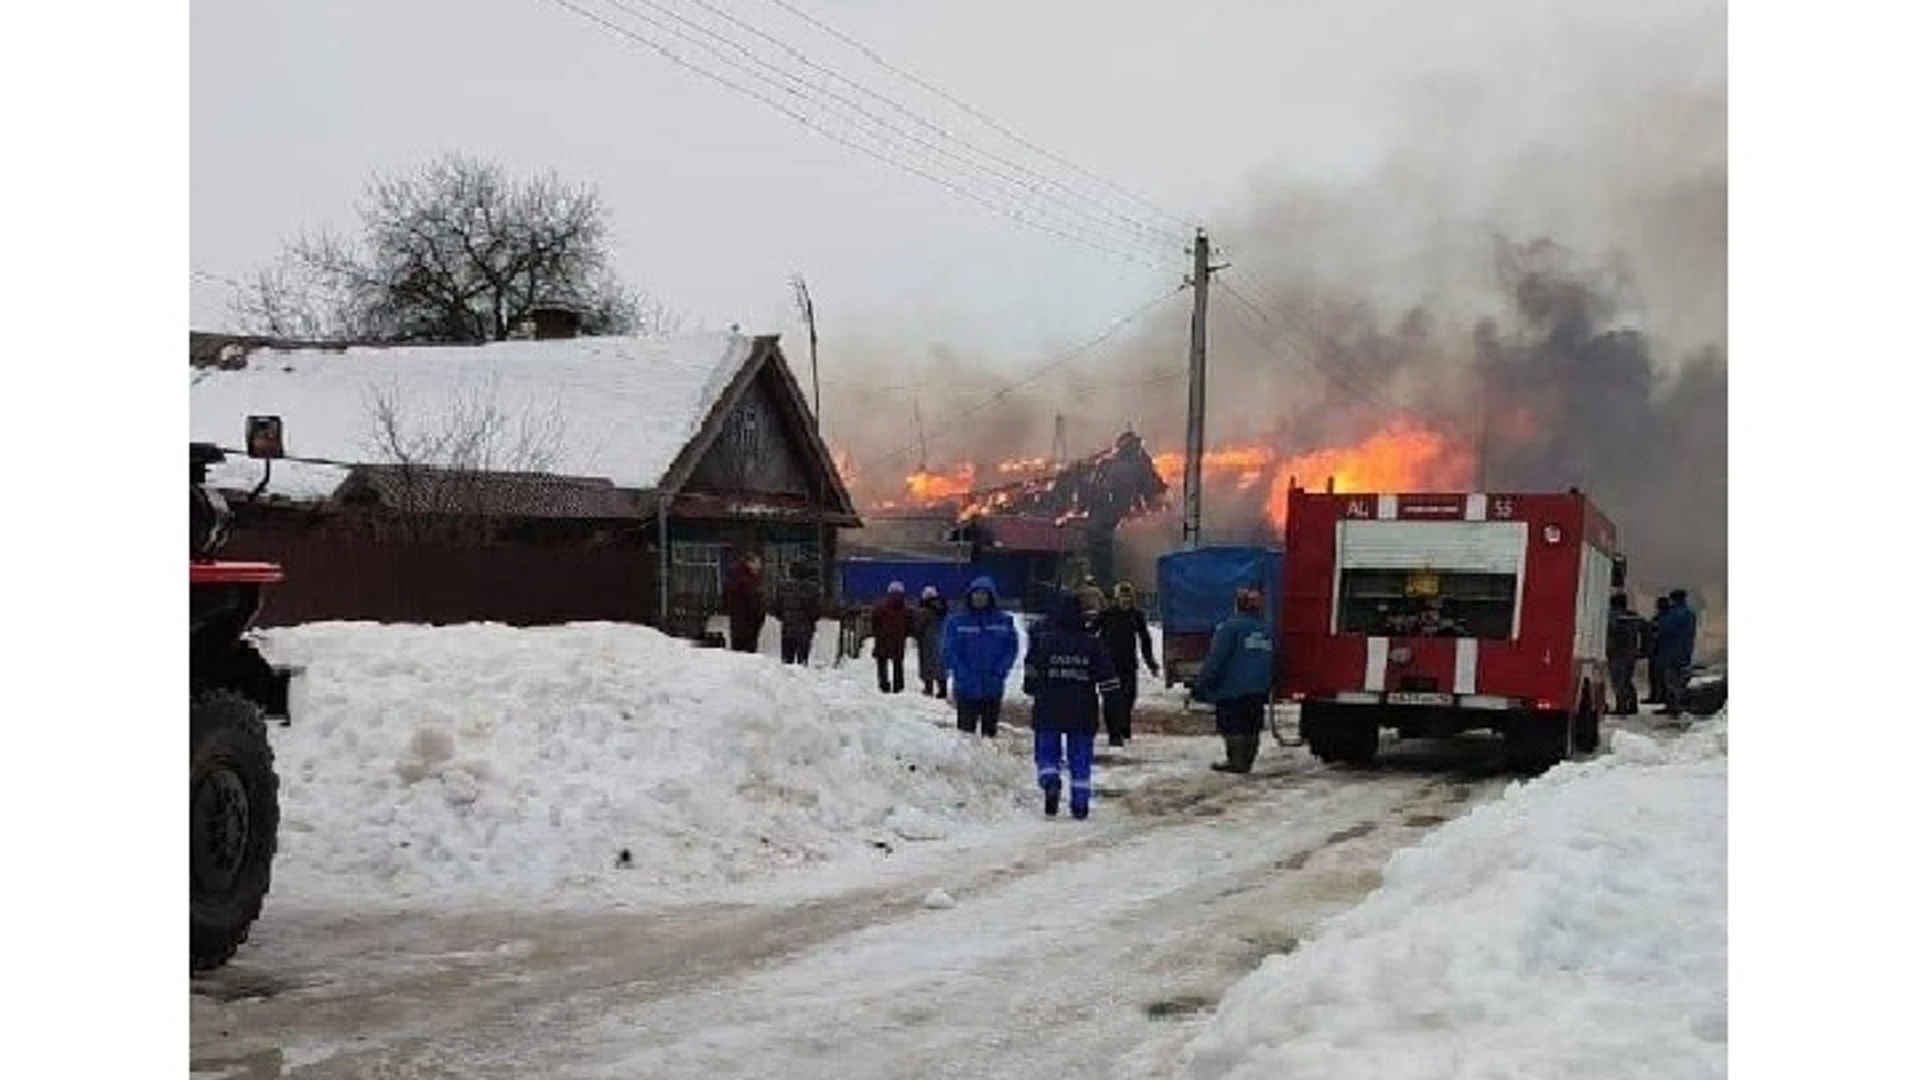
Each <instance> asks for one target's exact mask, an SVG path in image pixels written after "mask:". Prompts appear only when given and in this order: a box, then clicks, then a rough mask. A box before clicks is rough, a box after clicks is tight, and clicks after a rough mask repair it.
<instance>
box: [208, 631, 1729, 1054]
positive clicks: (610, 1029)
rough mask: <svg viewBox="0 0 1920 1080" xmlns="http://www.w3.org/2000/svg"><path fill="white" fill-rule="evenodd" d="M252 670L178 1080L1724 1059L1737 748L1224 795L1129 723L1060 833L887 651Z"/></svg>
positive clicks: (557, 640)
mask: <svg viewBox="0 0 1920 1080" xmlns="http://www.w3.org/2000/svg"><path fill="white" fill-rule="evenodd" d="M266 644H267V646H268V650H269V652H270V653H271V654H272V655H273V656H274V657H275V658H276V659H280V660H287V661H292V662H296V663H302V664H305V665H306V666H307V669H308V676H307V679H306V680H305V682H304V684H303V696H304V700H303V701H302V702H300V703H299V704H298V709H297V712H296V716H295V722H294V724H293V725H292V726H291V727H287V728H278V727H276V728H274V729H272V730H273V737H274V739H275V743H276V747H277V749H278V751H279V753H280V760H281V765H282V770H283V774H284V776H285V781H284V787H283V800H282V801H283V813H284V820H285V827H284V829H283V848H282V851H283V855H282V858H281V859H280V861H279V863H278V864H277V867H276V880H275V889H274V892H273V894H272V896H270V898H269V901H268V905H267V910H266V912H265V914H264V915H263V918H262V919H261V921H260V923H259V924H257V925H256V927H255V932H254V937H253V940H252V941H251V942H250V943H249V945H248V946H247V947H246V948H244V949H243V950H242V951H241V954H240V955H239V956H238V957H237V958H236V959H235V961H234V963H233V964H232V965H230V966H229V967H228V968H226V969H223V970H222V971H221V972H218V973H215V974H214V975H213V976H211V977H207V978H203V979H199V980H196V983H195V989H196V992H195V995H194V999H193V1062H194V1066H193V1067H194V1075H195V1076H198V1077H206V1078H209V1080H211V1078H212V1077H216V1076H219V1077H236V1076H254V1075H285V1076H296V1077H303V1078H310V1080H320V1078H325V1077H354V1076H367V1075H422V1076H424V1075H463V1076H470V1077H519V1076H528V1075H542V1076H554V1077H616V1076H617V1077H633V1076H663V1077H664V1076H736V1077H769V1078H771V1077H780V1078H781V1080H807V1078H820V1080H859V1078H866V1077H871V1078H874V1080H880V1078H891V1077H898V1076H929V1077H931V1076H952V1077H961V1076H988V1075H990V1076H996V1077H1036V1078H1038V1077H1046V1078H1047V1080H1061V1078H1069V1077H1085V1078H1089V1080H1091V1078H1096V1077H1097V1078H1101V1080H1127V1078H1140V1080H1145V1078H1156V1080H1157V1078H1162V1077H1171V1076H1177V1075H1190V1076H1193V1077H1196V1078H1244V1077H1253V1076H1273V1075H1286V1076H1300V1077H1309V1078H1310V1077H1314V1076H1329V1077H1331V1076H1341V1077H1345V1076H1384V1077H1424V1076H1433V1077H1436V1078H1437V1077H1443V1076H1444V1077H1456V1076H1459V1077H1521V1076H1524V1077H1534V1076H1556V1077H1559V1076H1566V1077H1579V1076H1594V1077H1599V1076H1609V1077H1611V1076H1622V1075H1628V1076H1676V1077H1677V1076H1687V1077H1694V1076H1718V1075H1724V1073H1725V1071H1726V1058H1725V1053H1726V1047H1725V1037H1726V1034H1725V1033H1726V973H1725V957H1726V952H1725V950H1726V942H1725V909H1726V876H1725V874H1726V864H1725V850H1724V843H1725V833H1726V803H1725V797H1726V760H1725V745H1726V743H1725V731H1726V728H1725V721H1724V718H1723V719H1721V720H1719V721H1716V722H1713V723H1711V724H1701V725H1696V727H1695V730H1693V731H1692V732H1690V733H1686V734H1682V735H1676V734H1675V733H1674V732H1672V731H1662V730H1657V729H1652V728H1649V729H1647V731H1646V732H1645V733H1635V732H1630V731H1625V730H1619V729H1615V730H1613V731H1611V732H1610V735H1611V739H1610V752H1609V753H1608V754H1606V755H1603V756H1601V757H1599V758H1596V759H1594V760H1592V761H1588V762H1579V763H1572V764H1568V765H1565V766H1562V767H1561V768H1559V769H1556V770H1555V771H1553V772H1551V773H1549V774H1548V775H1547V776H1545V777H1543V778H1541V779H1539V780H1535V781H1532V782H1529V783H1525V784H1510V783H1508V782H1507V781H1506V780H1505V779H1504V778H1502V777H1499V776H1497V775H1495V774H1493V773H1491V772H1490V771H1489V770H1487V769H1486V768H1485V767H1484V765H1483V764H1482V762H1483V759H1484V757H1485V754H1486V751H1487V749H1488V748H1489V747H1490V746H1491V745H1492V744H1491V743H1490V742H1489V741H1487V740H1477V741H1476V740H1471V739H1468V740H1457V741H1453V742H1435V743H1426V742H1409V743H1401V742H1398V741H1395V742H1392V743H1390V744H1389V745H1388V746H1387V747H1386V748H1385V749H1384V750H1383V753H1382V762H1381V767H1380V769H1379V770H1377V771H1372V772H1351V771H1348V770H1344V769H1338V768H1329V767H1326V766H1323V765H1320V764H1319V763H1317V762H1315V761H1313V760H1312V759H1311V758H1310V757H1309V756H1308V755H1307V754H1306V753H1305V752H1304V751H1303V750H1301V749H1299V748H1282V747H1277V746H1275V745H1274V744H1273V743H1272V742H1270V741H1268V742H1267V743H1266V745H1265V746H1264V747H1263V749H1262V753H1261V759H1260V762H1259V764H1258V766H1257V767H1256V770H1255V773H1254V775H1253V776H1251V777H1244V778H1243V777H1231V776H1223V775H1220V774H1216V773H1212V772H1211V771H1209V770H1208V769H1207V768H1206V765H1207V763H1208V762H1209V761H1211V760H1212V759H1213V758H1214V757H1215V756H1216V755H1217V752H1218V747H1217V745H1215V740H1212V739H1196V738H1185V737H1180V736H1169V735H1146V736H1142V737H1141V738H1139V739H1138V740H1136V742H1135V743H1134V744H1130V745H1129V746H1128V747H1127V748H1126V749H1125V750H1124V751H1121V752H1118V753H1107V752H1105V751H1103V752H1102V755H1101V759H1100V762H1099V764H1098V765H1097V766H1096V769H1095V774H1094V783H1095V789H1096V796H1095V801H1094V816H1093V819H1092V820H1091V821H1088V822H1073V821H1068V820H1060V819H1055V820H1047V819H1044V818H1042V817H1041V816H1040V815H1039V813H1038V809H1037V806H1036V805H1035V799H1034V797H1033V791H1032V784H1033V781H1032V778H1031V772H1030V769H1031V766H1030V765H1029V764H1028V762H1027V761H1026V754H1027V749H1028V744H1027V740H1026V738H1025V736H1024V733H1023V732H1021V731H1019V730H1018V729H1013V730H1009V731H1008V732H1007V733H1006V735H1005V736H1004V737H1003V738H1002V739H1001V740H1000V741H999V742H998V743H995V744H989V743H984V742H982V741H979V740H973V739H968V738H966V737H963V736H961V735H960V734H959V733H957V732H956V731H954V730H953V728H952V720H951V717H952V714H951V712H950V711H949V709H948V707H947V706H946V705H945V704H943V703H940V702H937V701H931V700H927V699H924V698H921V697H920V696H919V695H918V694H917V693H912V692H909V693H906V694H901V695H891V696H883V695H881V694H879V693H878V692H877V690H876V688H875V687H874V683H873V669H872V666H871V664H870V663H867V662H858V663H851V664H847V665H844V666H842V667H840V668H834V667H833V666H832V664H831V661H830V659H828V658H826V657H818V656H817V657H816V664H815V666H814V667H812V668H810V669H803V668H792V667H783V666H782V665H780V664H779V663H777V662H776V661H775V660H773V659H772V658H770V657H766V656H742V655H738V654H732V653H727V652H722V651H715V650H700V649H694V648H691V647H690V646H688V645H686V644H684V643H680V642H675V641H671V640H668V639H666V638H663V637H661V636H659V635H657V634H654V633H652V632H650V631H647V630H644V629H640V628H634V627H622V626H607V625H583V626H569V627H556V628H550V629H538V630H515V629H510V628H506V627H500V626H463V627H447V628H438V629H434V628H424V627H380V626H369V625H345V624H333V625H318V626H309V627H301V628H294V629H286V630H276V631H272V632H270V633H269V634H267V635H266ZM828 657H830V653H829V654H828ZM1462 815H1465V816H1462ZM1448 822H1451V824H1449V823H1448ZM1436 826H1438V828H1436ZM622 849H624V850H626V851H627V852H628V853H629V854H630V855H631V857H632V864H633V865H632V868H630V869H626V868H621V867H618V866H616V863H615V860H616V856H617V855H618V853H619V852H620V851H621V850H622ZM1356 905H1357V906H1356ZM1301 942H1305V944H1304V945H1301V944H1300V943H1301ZM1296 946H1297V948H1296ZM1216 1002H1217V1003H1218V1006H1217V1008H1216V1007H1215V1003H1216Z"/></svg>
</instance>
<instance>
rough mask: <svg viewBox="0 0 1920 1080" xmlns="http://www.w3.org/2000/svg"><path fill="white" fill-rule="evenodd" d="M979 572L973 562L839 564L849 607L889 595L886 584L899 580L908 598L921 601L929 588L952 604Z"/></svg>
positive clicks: (842, 592)
mask: <svg viewBox="0 0 1920 1080" xmlns="http://www.w3.org/2000/svg"><path fill="white" fill-rule="evenodd" d="M976 574H978V571H977V570H976V569H974V567H973V564H971V563H956V562H935V561H932V560H921V559H843V560H841V562H840V596H841V599H843V600H844V601H846V602H847V603H850V604H871V603H874V602H875V601H877V600H879V599H880V598H882V597H884V596H886V594H887V584H888V583H889V582H893V581H898V582H899V583H901V584H902V585H905V586H906V587H907V598H908V599H910V600H918V599H919V598H920V590H921V589H923V588H925V587H927V586H928V585H931V586H933V587H934V588H936V589H939V590H940V595H941V596H944V597H946V598H947V601H948V602H949V603H953V602H954V601H956V600H957V599H958V598H959V597H960V596H963V595H965V593H966V591H967V583H968V582H970V581H972V580H973V579H974V577H975V575H976Z"/></svg>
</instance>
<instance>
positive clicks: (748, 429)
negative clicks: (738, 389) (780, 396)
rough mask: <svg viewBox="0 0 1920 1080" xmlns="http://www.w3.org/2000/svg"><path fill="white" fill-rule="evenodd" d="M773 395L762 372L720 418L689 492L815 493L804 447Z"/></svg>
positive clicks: (695, 471)
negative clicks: (811, 486) (811, 488)
mask: <svg viewBox="0 0 1920 1080" xmlns="http://www.w3.org/2000/svg"><path fill="white" fill-rule="evenodd" d="M774 394H775V386H774V384H773V380H772V379H771V378H770V372H768V371H767V370H765V369H764V368H763V369H762V370H761V371H760V372H759V373H758V374H757V375H756V376H755V378H754V380H753V381H752V383H750V384H749V385H748V386H747V387H746V388H745V391H744V392H743V393H742V394H740V395H739V397H738V398H737V399H736V400H735V401H734V403H733V407H732V408H731V409H730V410H729V411H728V412H727V414H726V416H725V417H724V418H723V419H721V421H720V423H719V430H718V431H717V432H716V433H715V435H714V439H713V442H712V443H711V444H709V445H708V447H707V449H706V453H705V454H704V455H703V456H702V457H701V458H700V461H699V463H698V464H697V465H695V466H694V469H693V473H692V475H691V476H689V477H688V478H687V490H689V491H701V492H730V491H745V492H753V493H755V494H761V495H795V496H800V497H803V498H804V497H805V496H807V495H809V494H811V493H810V492H809V490H808V488H809V486H810V485H809V484H808V475H807V474H808V469H807V459H806V458H805V457H803V456H802V450H801V445H802V444H801V442H800V440H798V439H796V438H794V437H793V433H792V432H791V431H790V430H789V428H790V427H791V425H790V423H789V422H788V418H787V417H786V416H785V415H783V413H784V410H782V409H780V408H779V407H778V405H777V404H776V403H775V400H774Z"/></svg>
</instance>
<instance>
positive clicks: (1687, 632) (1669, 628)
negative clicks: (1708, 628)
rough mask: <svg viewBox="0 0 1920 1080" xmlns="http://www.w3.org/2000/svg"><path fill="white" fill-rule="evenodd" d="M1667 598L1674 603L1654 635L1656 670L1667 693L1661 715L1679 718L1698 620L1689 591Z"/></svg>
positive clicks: (1677, 591) (1676, 593)
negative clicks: (1690, 604)
mask: <svg viewBox="0 0 1920 1080" xmlns="http://www.w3.org/2000/svg"><path fill="white" fill-rule="evenodd" d="M1667 597H1668V599H1669V600H1670V601H1671V603H1670V604H1669V605H1668V607H1667V613H1666V616H1665V617H1663V618H1662V619H1661V620H1660V627H1659V629H1658V630H1656V631H1655V632H1654V640H1653V667H1654V670H1655V671H1656V672H1657V673H1658V675H1659V678H1660V679H1661V685H1662V686H1663V687H1664V688H1665V690H1666V703H1665V707H1664V708H1662V709H1661V710H1660V712H1661V715H1663V716H1679V715H1680V699H1681V698H1682V697H1684V696H1685V693H1686V689H1687V672H1688V671H1689V670H1690V669H1691V668H1692V667H1693V639H1694V635H1695V633H1696V632H1697V631H1698V629H1699V620H1698V617H1697V616H1695V614H1694V612H1693V609H1692V608H1691V607H1688V606H1687V590H1685V589H1675V590H1673V591H1672V592H1670V593H1668V594H1667Z"/></svg>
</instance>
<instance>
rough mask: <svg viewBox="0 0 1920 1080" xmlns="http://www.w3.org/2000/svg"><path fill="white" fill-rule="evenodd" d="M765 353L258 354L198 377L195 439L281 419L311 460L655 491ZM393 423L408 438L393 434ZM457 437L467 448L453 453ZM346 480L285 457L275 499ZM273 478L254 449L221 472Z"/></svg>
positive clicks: (677, 342) (657, 348)
mask: <svg viewBox="0 0 1920 1080" xmlns="http://www.w3.org/2000/svg"><path fill="white" fill-rule="evenodd" d="M753 346H754V339H753V338H750V337H745V336H742V335H740V334H735V333H725V332H723V333H708V334H692V335H685V336H680V337H672V338H605V337H599V338H568V339H561V340H546V341H502V342H495V343H492V344H488V345H475V346H411V347H404V348H347V349H339V350H330V349H274V348H263V349H256V350H254V351H253V352H251V353H249V354H248V356H247V359H246V366H245V367H244V368H240V369H238V370H224V369H221V368H195V369H191V377H192V387H191V391H190V402H191V404H190V416H191V419H190V425H191V437H192V438H193V439H194V440H196V441H201V442H214V443H218V444H220V445H222V446H230V447H231V446H237V445H238V444H239V442H240V440H241V437H242V433H243V429H244V428H245V425H246V418H247V417H248V416H249V415H277V416H280V417H281V418H282V419H283V420H284V427H285V431H286V451H287V453H288V454H290V455H293V456H296V457H304V458H321V459H326V460H328V461H335V462H341V463H350V464H355V465H395V464H404V463H406V462H405V461H403V460H402V459H403V458H412V459H413V460H414V461H415V462H416V463H423V464H437V465H453V466H458V467H462V468H471V469H491V470H498V471H511V472H543V473H552V474H557V475H561V476H575V477H590V478H605V479H607V480H610V481H612V482H613V483H614V484H616V485H618V486H619V487H622V488H629V489H635V490H643V491H644V490H649V489H652V488H655V487H657V486H659V484H660V482H661V480H662V479H663V478H664V477H665V476H666V474H667V472H668V470H669V469H671V468H672V466H673V463H674V459H675V458H676V457H678V456H679V454H680V451H681V450H682V449H683V448H684V447H685V446H686V445H687V443H688V442H690V441H691V440H692V439H693V437H694V435H695V434H697V433H698V432H699V431H700V428H701V426H702V425H703V424H705V422H706V421H707V418H708V416H709V415H710V414H711V413H712V412H713V409H714V406H715V405H716V404H718V402H719V400H720V398H721V396H722V395H723V394H724V393H725V392H726V389H727V387H728V385H729V384H730V383H731V382H732V381H733V379H734V377H735V376H736V375H738V374H739V373H740V370H741V368H742V367H743V366H744V365H745V364H746V363H747V361H748V360H749V358H751V357H752V355H753V352H754V348H753ZM383 414H384V415H385V416H387V417H390V418H391V421H392V422H391V423H390V424H389V425H386V426H387V427H389V428H390V429H391V430H392V431H393V432H395V433H396V434H395V435H389V436H383V435H382V434H381V430H382V427H383V425H382V422H381V418H382V416H383ZM481 431H485V432H487V434H485V435H484V436H482V437H478V438H476V437H475V434H476V433H477V432H481ZM455 443H458V444H460V445H461V447H462V448H461V449H458V450H449V449H444V448H446V447H448V446H450V445H452V444H455ZM396 446H400V447H407V448H409V449H405V450H401V449H396ZM345 477H346V470H345V469H340V468H333V467H329V466H325V465H313V464H302V463H296V462H286V461H283V462H277V463H275V465H274V468H273V479H272V482H271V484H270V485H269V486H268V488H267V491H268V493H270V494H278V495H284V496H286V497H289V498H296V499H300V498H314V497H317V496H324V495H326V494H329V493H331V492H332V491H333V489H334V488H336V487H338V485H339V483H340V481H341V480H344V479H345ZM259 478H260V463H259V462H257V461H251V460H248V459H247V458H244V457H241V456H239V455H235V456H234V457H233V458H232V459H230V460H229V461H227V462H225V463H224V464H222V465H217V466H214V467H213V468H212V469H211V470H210V471H209V474H208V479H209V480H210V481H211V482H212V483H214V484H216V485H218V486H223V487H246V488H251V487H252V486H253V485H254V484H255V483H257V482H258V480H259Z"/></svg>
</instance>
